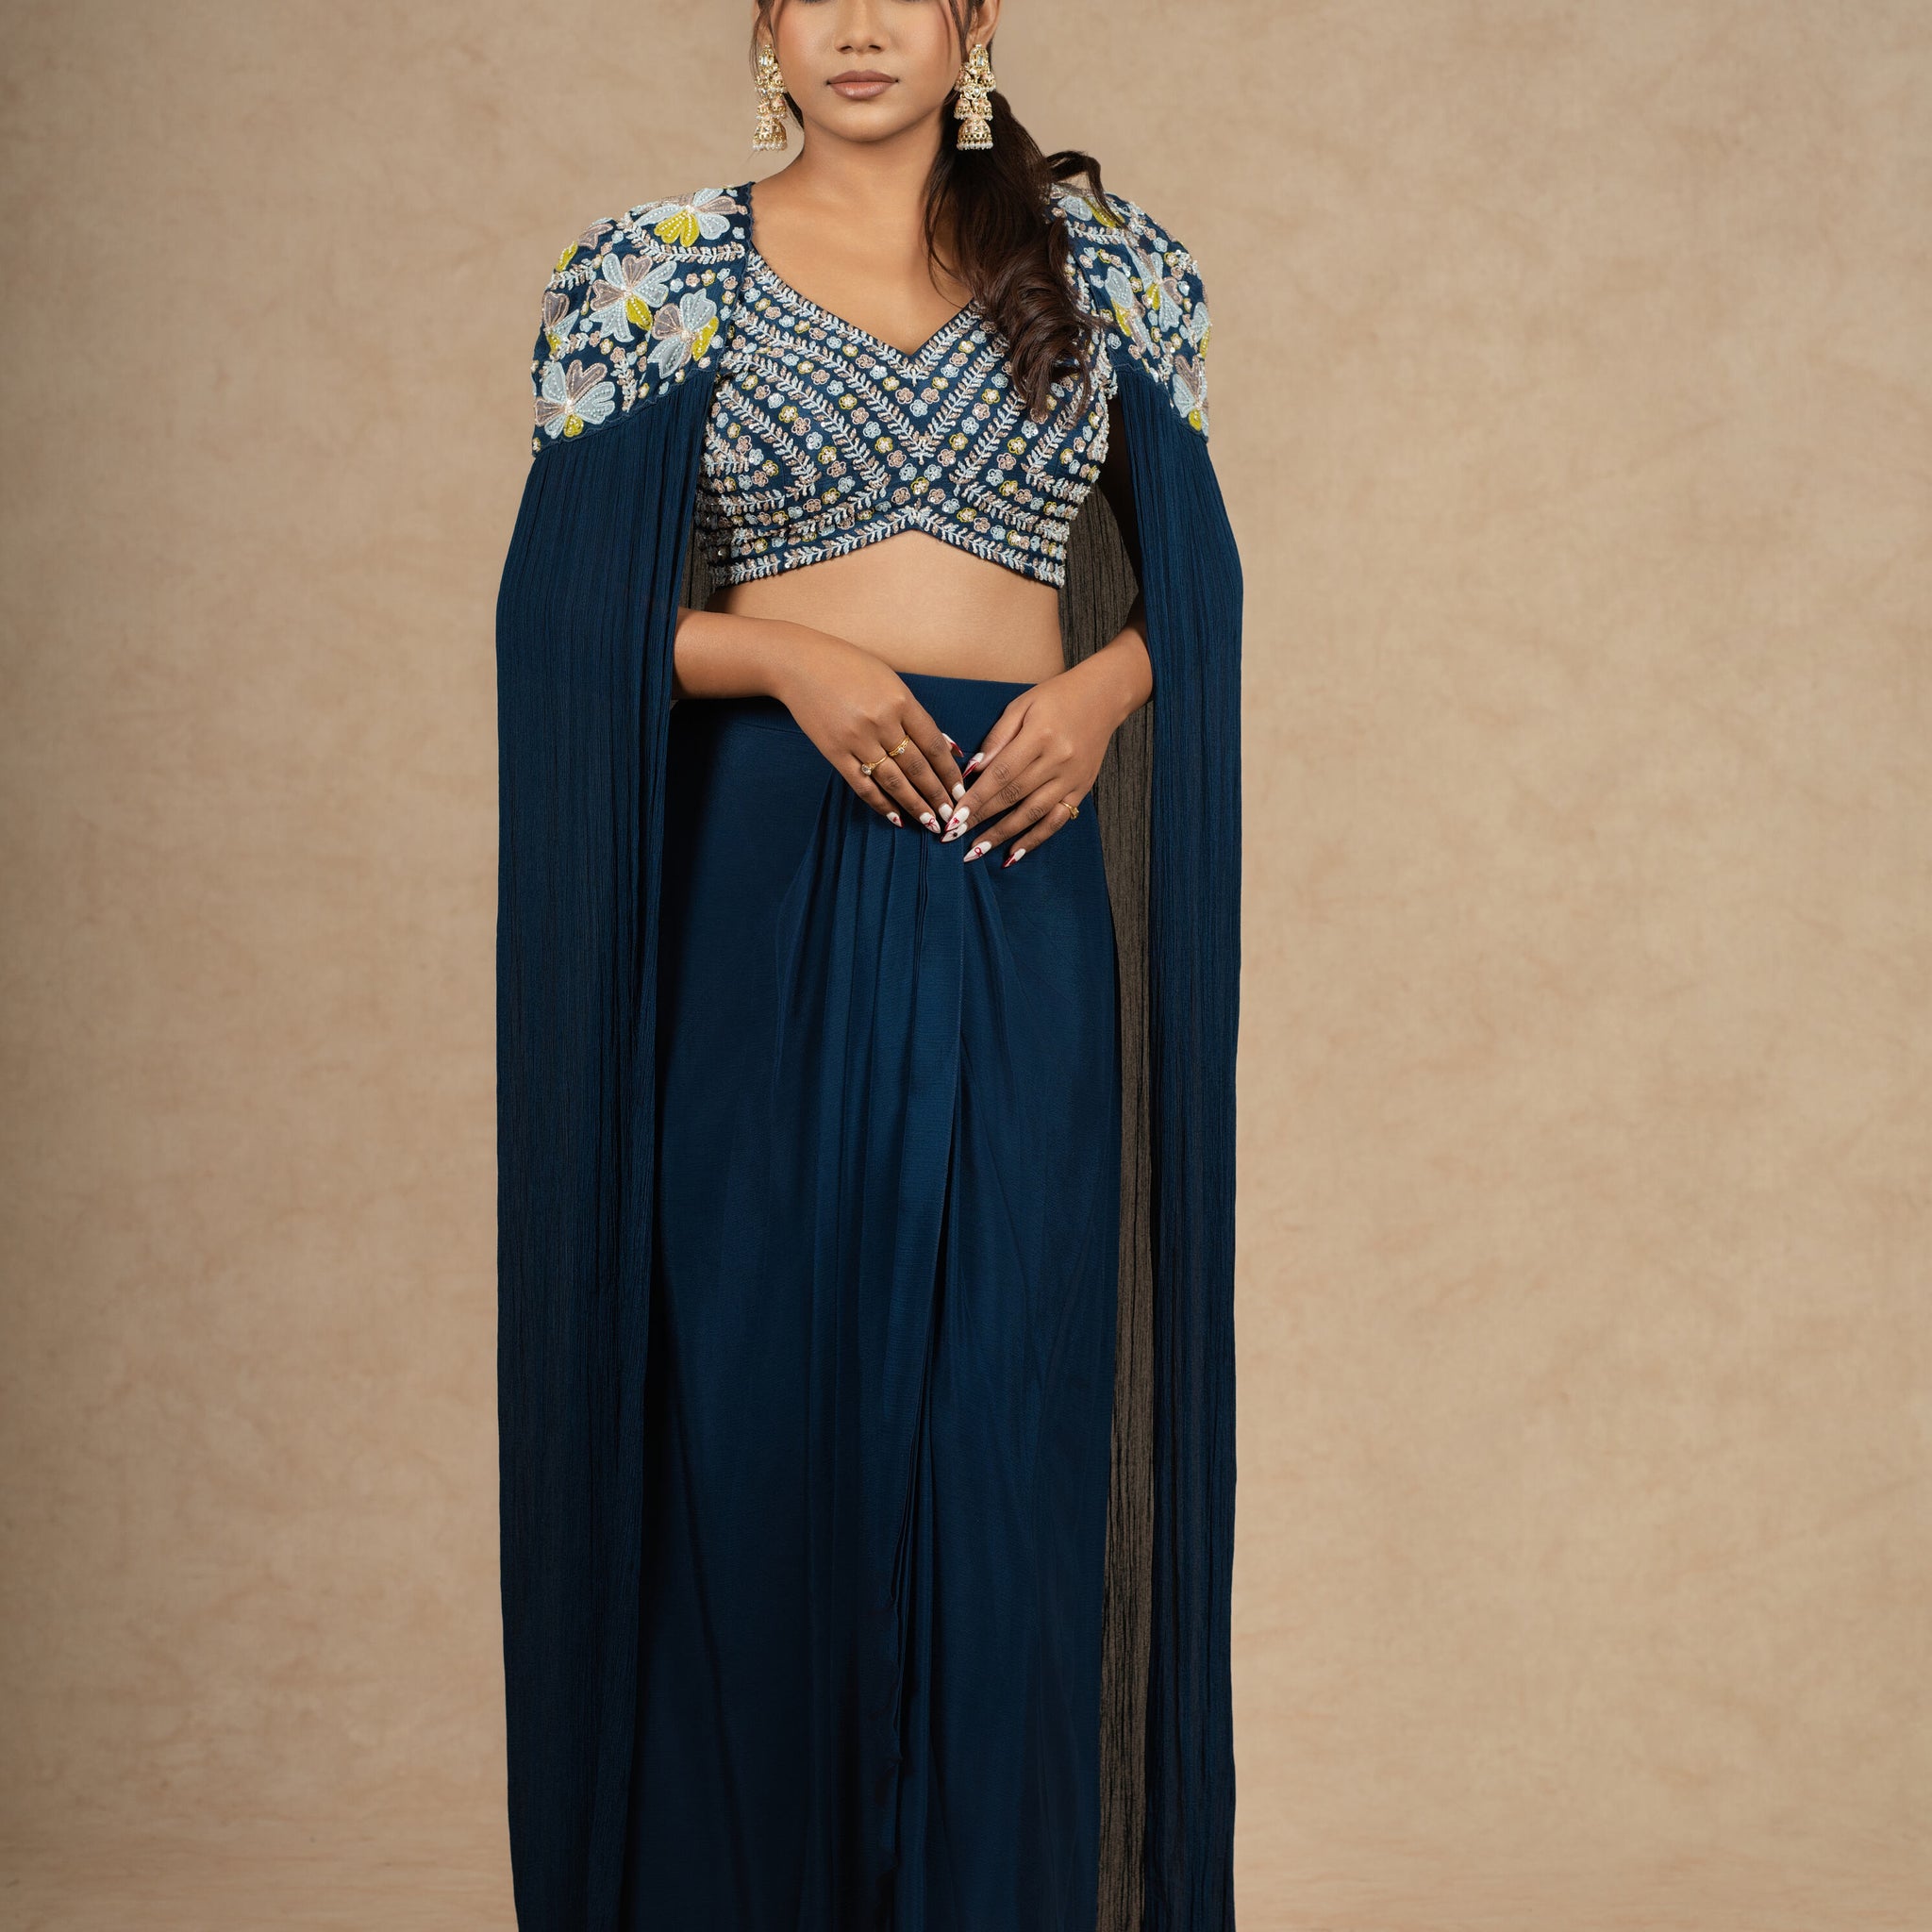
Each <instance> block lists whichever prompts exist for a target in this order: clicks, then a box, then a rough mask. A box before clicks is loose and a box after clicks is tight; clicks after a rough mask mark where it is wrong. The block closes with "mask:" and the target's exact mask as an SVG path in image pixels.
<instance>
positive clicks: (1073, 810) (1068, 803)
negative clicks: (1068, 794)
mask: <svg viewBox="0 0 1932 1932" xmlns="http://www.w3.org/2000/svg"><path fill="white" fill-rule="evenodd" d="M1060 803H1061V804H1062V805H1063V806H1065V807H1066V808H1067V816H1068V817H1069V818H1070V819H1076V818H1078V817H1079V816H1080V808H1079V807H1078V806H1077V805H1075V804H1074V801H1073V800H1072V799H1071V798H1063V799H1061V800H1060Z"/></svg>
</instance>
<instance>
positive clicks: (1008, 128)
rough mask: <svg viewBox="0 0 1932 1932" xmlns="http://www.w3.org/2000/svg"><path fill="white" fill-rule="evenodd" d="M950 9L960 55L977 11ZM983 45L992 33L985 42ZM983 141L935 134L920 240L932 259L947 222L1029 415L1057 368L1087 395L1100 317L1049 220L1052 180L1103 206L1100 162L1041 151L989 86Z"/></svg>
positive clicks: (770, 26)
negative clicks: (1082, 295)
mask: <svg viewBox="0 0 1932 1932" xmlns="http://www.w3.org/2000/svg"><path fill="white" fill-rule="evenodd" d="M783 4H784V0H758V14H757V16H756V18H755V19H754V21H753V23H752V43H751V60H752V65H753V69H754V71H756V68H757V64H758V29H759V28H760V27H763V28H764V29H765V30H766V32H767V33H768V34H769V35H770V36H771V38H772V40H773V42H774V44H775V43H776V39H777V36H776V33H775V31H774V15H775V14H776V12H777V11H778V8H780V7H781V6H782V5H783ZM944 4H945V7H946V10H947V12H948V13H949V14H950V15H951V16H952V21H953V30H954V38H955V39H956V41H957V42H958V48H959V61H960V64H961V65H962V66H963V65H964V64H965V60H966V37H967V34H968V33H969V32H970V31H971V29H972V25H973V22H974V18H975V17H976V16H977V14H978V12H979V0H944ZM987 51H988V52H989V54H990V53H991V42H988V43H987ZM957 98H958V89H957V88H956V89H954V91H953V92H951V93H949V94H948V95H947V96H946V108H945V116H946V120H945V125H949V126H950V125H956V124H955V123H954V122H953V120H952V108H953V103H954V102H955V100H956V99H957ZM785 104H786V106H787V107H788V108H791V113H792V117H793V118H794V119H795V120H797V121H798V122H799V125H801V127H802V126H803V125H804V117H803V116H802V115H801V114H800V113H799V111H798V103H797V102H796V101H795V100H793V99H792V97H791V93H790V92H787V93H786V96H785ZM991 106H992V117H991V119H992V146H991V147H990V148H983V149H973V148H965V149H962V148H960V147H959V146H958V144H957V143H956V142H953V141H951V140H948V139H945V138H943V137H942V138H941V142H940V146H939V152H938V154H937V155H935V156H934V157H933V164H932V173H931V174H930V175H928V176H927V177H926V184H925V248H926V255H927V258H929V259H931V260H934V261H937V260H938V259H939V251H938V241H939V237H940V234H941V231H942V230H943V229H944V228H946V227H947V226H948V225H950V228H951V231H952V238H953V247H954V252H955V255H956V259H955V260H954V262H953V263H952V267H953V270H954V272H955V273H956V274H957V275H958V276H959V278H960V279H961V280H962V281H963V282H965V283H966V285H967V286H968V287H969V288H970V289H971V290H972V291H973V297H974V301H976V302H977V303H978V305H979V308H980V310H981V312H982V313H983V314H984V315H985V316H986V319H987V321H988V322H989V323H990V324H991V325H992V326H993V327H994V328H995V329H997V330H998V331H999V333H1000V334H1001V335H1002V336H1004V337H1005V338H1006V341H1007V344H1008V374H1009V375H1010V377H1011V379H1012V383H1013V387H1014V389H1015V390H1016V391H1018V393H1019V397H1020V400H1021V402H1022V403H1023V404H1024V407H1025V408H1026V411H1027V413H1028V414H1029V415H1031V416H1032V417H1033V418H1034V419H1035V420H1036V421H1038V420H1041V419H1042V418H1044V417H1045V416H1046V414H1047V413H1048V410H1049V408H1050V407H1051V398H1050V397H1049V395H1048V391H1049V390H1050V389H1051V388H1052V386H1053V384H1054V382H1055V380H1056V379H1057V378H1058V376H1059V375H1060V374H1061V373H1062V372H1063V371H1065V370H1068V369H1078V370H1079V371H1080V372H1081V374H1082V375H1083V377H1084V381H1083V384H1082V388H1081V391H1080V401H1079V408H1081V409H1082V410H1084V409H1085V408H1086V407H1087V405H1088V403H1089V402H1090V401H1091V398H1092V392H1093V375H1094V371H1093V359H1092V356H1091V339H1092V338H1093V337H1094V336H1095V335H1096V334H1097V333H1098V332H1099V330H1100V328H1101V326H1102V325H1101V324H1100V323H1099V321H1098V320H1097V319H1096V318H1095V317H1093V316H1091V315H1090V314H1089V313H1088V312H1087V311H1086V310H1085V309H1084V308H1081V306H1080V304H1079V303H1078V301H1076V300H1075V298H1074V292H1073V291H1072V290H1071V289H1070V288H1069V287H1068V286H1067V283H1066V280H1065V274H1066V262H1067V235H1066V230H1065V228H1064V227H1063V226H1062V225H1060V224H1059V223H1058V222H1057V221H1055V220H1053V219H1052V214H1051V207H1050V203H1051V196H1052V191H1053V185H1054V183H1055V182H1057V181H1072V180H1076V179H1080V178H1081V177H1084V179H1085V184H1086V187H1087V188H1088V189H1091V192H1092V194H1093V195H1094V196H1095V197H1096V198H1098V199H1100V200H1101V201H1102V203H1103V205H1104V206H1105V205H1106V202H1105V197H1106V194H1107V191H1106V189H1105V188H1104V187H1102V185H1101V180H1100V163H1099V161H1097V160H1096V159H1095V158H1093V156H1091V155H1090V154H1088V153H1086V152H1085V151H1084V150H1083V149H1080V148H1074V147H1067V148H1057V149H1056V150H1055V151H1054V152H1053V153H1052V154H1044V153H1042V152H1041V147H1040V143H1039V142H1036V141H1035V140H1034V139H1033V137H1032V136H1031V135H1030V134H1028V133H1027V131H1026V129H1025V128H1024V126H1023V125H1021V123H1020V121H1019V119H1018V117H1017V116H1016V115H1015V114H1014V112H1013V110H1012V108H1011V107H1010V106H1009V105H1008V101H1007V97H1006V95H1005V94H1003V93H1001V92H999V90H998V89H997V88H995V89H994V90H993V92H992V101H991Z"/></svg>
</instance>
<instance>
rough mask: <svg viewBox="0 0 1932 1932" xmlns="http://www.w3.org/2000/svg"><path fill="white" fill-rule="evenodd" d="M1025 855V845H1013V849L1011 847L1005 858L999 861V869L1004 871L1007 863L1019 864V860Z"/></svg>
mask: <svg viewBox="0 0 1932 1932" xmlns="http://www.w3.org/2000/svg"><path fill="white" fill-rule="evenodd" d="M1025 857H1026V848H1025V846H1024V845H1015V846H1014V847H1013V849H1012V850H1011V851H1010V852H1009V853H1008V854H1007V856H1006V858H1004V859H1002V860H1001V861H1000V870H1001V871H1002V872H1005V871H1006V869H1007V867H1008V866H1009V865H1018V864H1019V862H1020V861H1021V860H1022V859H1023V858H1025Z"/></svg>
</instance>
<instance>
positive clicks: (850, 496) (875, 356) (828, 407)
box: [697, 246, 1114, 585]
mask: <svg viewBox="0 0 1932 1932" xmlns="http://www.w3.org/2000/svg"><path fill="white" fill-rule="evenodd" d="M1005 346H1006V345H1005V341H1004V338H1002V337H1000V336H998V335H997V334H996V333H995V332H994V331H993V330H992V328H991V325H990V324H989V323H988V322H987V320H986V318H985V317H984V316H983V315H982V314H981V312H980V310H979V308H978V307H977V305H976V304H974V303H969V304H968V305H967V306H966V307H965V308H962V309H960V310H959V311H958V314H956V315H955V316H953V317H952V319H951V320H950V321H948V322H947V323H945V324H944V325H942V326H941V327H940V328H939V329H937V330H935V331H934V333H933V334H932V335H931V336H930V337H928V338H927V339H926V341H924V342H923V343H922V344H921V345H920V347H919V348H918V349H917V350H916V351H915V352H913V353H911V354H909V355H908V353H907V352H906V351H905V350H903V349H899V348H896V347H894V346H893V345H892V344H891V343H890V342H885V341H880V340H879V339H878V338H877V337H876V336H874V335H872V334H870V333H869V332H868V331H866V330H865V329H862V328H860V327H858V325H856V324H854V323H849V322H847V321H845V320H844V318H843V317H841V316H838V315H834V314H832V313H831V312H830V311H829V310H828V309H824V308H820V307H819V305H818V304H817V303H815V302H813V301H811V300H809V299H808V297H806V296H805V295H803V294H801V293H800V292H799V291H797V290H795V289H793V288H792V287H791V285H790V284H789V283H787V282H785V281H783V280H781V279H780V278H779V276H778V275H777V274H776V272H775V271H774V269H773V268H772V266H771V264H770V263H769V262H767V261H766V260H765V258H763V257H762V256H761V255H760V254H759V253H758V250H757V248H756V247H755V246H748V247H747V249H746V252H745V280H744V286H743V289H742V291H741V296H740V299H739V301H738V303H737V305H736V308H735V309H734V311H733V314H732V316H731V318H730V321H729V324H728V334H727V339H726V341H725V344H724V363H723V366H722V367H721V369H720V370H719V372H718V386H717V389H716V391H714V393H713V397H712V401H711V408H710V415H709V419H708V423H707V425H706V432H705V447H704V459H703V466H702V468H701V471H700V474H699V483H698V504H697V529H698V533H699V536H700V538H701V540H702V541H703V543H704V546H705V554H706V560H707V562H708V564H709V567H710V571H711V575H712V576H713V577H714V578H715V579H716V580H718V581H720V582H724V583H743V582H745V581H747V580H748V579H750V578H753V577H761V576H771V575H775V574H776V573H778V572H780V571H785V570H795V569H797V568H798V567H799V566H801V565H803V564H808V563H817V562H819V561H821V560H823V559H824V558H829V557H837V556H840V555H841V554H843V553H844V552H846V551H849V550H856V549H858V547H859V546H860V545H862V544H865V543H874V542H878V541H881V540H882V539H884V538H887V537H891V536H893V535H896V534H897V533H898V532H899V531H901V530H909V529H916V530H924V531H925V532H927V533H928V534H929V535H931V536H934V537H937V538H940V539H941V541H945V542H948V543H953V544H957V545H958V546H959V547H960V548H961V549H965V550H970V551H972V552H973V553H974V555H975V556H978V557H984V558H989V559H991V561H992V562H994V563H1000V564H1005V565H1006V566H1007V567H1008V569H1011V570H1016V571H1019V572H1021V573H1022V574H1023V575H1027V576H1031V577H1037V578H1039V579H1040V580H1041V582H1043V583H1049V584H1055V585H1058V584H1060V583H1063V582H1064V581H1065V577H1066V545H1067V533H1068V531H1069V530H1070V528H1071V527H1072V525H1073V521H1074V517H1075V516H1076V515H1077V514H1078V513H1079V509H1080V506H1081V504H1082V503H1083V502H1084V501H1085V500H1086V497H1087V493H1088V491H1090V490H1091V488H1092V487H1093V484H1094V482H1095V481H1096V480H1097V479H1098V477H1099V475H1100V468H1101V464H1102V462H1103V461H1104V460H1105V458H1106V456H1107V429H1108V416H1107V405H1108V395H1109V394H1110V393H1111V392H1112V390H1113V388H1114V378H1113V374H1112V370H1111V368H1110V367H1107V366H1102V367H1100V368H1098V369H1097V370H1096V372H1095V374H1096V378H1097V380H1096V384H1095V390H1094V394H1093V396H1092V398H1091V400H1090V402H1089V404H1088V406H1087V408H1085V410H1084V411H1077V405H1078V403H1079V387H1080V385H1079V378H1078V376H1077V375H1073V374H1068V375H1062V376H1061V378H1060V379H1059V381H1058V383H1057V384H1056V385H1055V387H1054V391H1053V408H1052V409H1051V411H1050V413H1049V415H1048V417H1047V419H1046V420H1045V421H1044V422H1041V423H1034V422H1031V421H1029V420H1028V418H1027V416H1026V413H1025V410H1024V408H1022V406H1021V404H1020V401H1019V398H1018V395H1017V393H1016V391H1014V388H1013V385H1012V381H1011V378H1010V375H1009V374H1008V368H1007V362H1006V355H1005Z"/></svg>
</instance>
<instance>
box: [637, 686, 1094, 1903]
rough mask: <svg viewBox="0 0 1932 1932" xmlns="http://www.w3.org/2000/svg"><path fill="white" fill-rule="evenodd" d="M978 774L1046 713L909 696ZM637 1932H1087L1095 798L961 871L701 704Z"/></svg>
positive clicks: (660, 1361) (671, 1008)
mask: <svg viewBox="0 0 1932 1932" xmlns="http://www.w3.org/2000/svg"><path fill="white" fill-rule="evenodd" d="M906 681H907V683H908V685H909V686H910V687H911V689H912V691H914V693H915V694H916V695H917V696H918V698H919V699H920V701H921V703H923V704H924V706H925V708H927V710H928V711H929V712H931V714H932V715H933V717H934V718H935V719H937V720H938V722H939V723H940V724H941V725H942V726H943V727H944V728H945V729H947V730H948V731H950V732H951V733H952V735H953V737H954V738H955V739H956V740H957V741H958V742H960V743H961V744H963V745H965V746H966V747H967V749H968V751H969V752H970V751H971V750H972V749H973V748H974V746H976V744H977V743H978V742H979V741H980V740H981V739H982V738H983V737H984V735H985V733H986V732H987V730H988V729H989V728H990V727H991V724H993V722H994V721H995V719H996V718H997V717H998V716H999V714H1000V712H1001V710H1002V709H1003V708H1005V706H1006V705H1007V703H1008V701H1009V700H1010V699H1011V698H1013V697H1014V696H1016V695H1018V694H1019V693H1020V692H1021V691H1024V690H1025V689H1026V688H1027V687H1026V686H1025V685H1024V684H1016V683H1008V682H1005V681H1001V680H988V679H979V678H956V677H941V676H936V675H924V674H911V675H908V676H907V680H906ZM669 785H670V789H669V792H668V797H667V805H666V820H665V841H664V850H663V871H662V875H661V891H660V901H659V903H660V908H661V927H660V963H659V974H660V977H659V999H658V1023H659V1036H658V1066H659V1069H660V1074H659V1085H658V1186H657V1206H656V1225H655V1230H654V1268H653V1281H652V1289H651V1307H650V1351H649V1363H648V1368H647V1371H646V1374H645V1387H644V1390H643V1391H642V1399H643V1402H644V1406H645V1429H644V1434H645V1457H646V1461H645V1482H644V1522H643V1566H642V1600H641V1614H640V1624H639V1645H640V1654H639V1679H638V1683H639V1689H638V1710H637V1736H636V1750H635V1757H634V1760H633V1774H632V1778H631V1785H630V1815H629V1824H628V1835H627V1844H626V1854H625V1887H624V1904H623V1914H622V1918H623V1924H624V1925H625V1928H626V1932H644V1928H649V1932H684V1928H687V1927H689V1928H691V1932H697V1928H700V1927H702V1928H705V1932H874V1928H877V1932H1091V1928H1092V1925H1093V1922H1094V1912H1095V1901H1096V1882H1097V1874H1096V1871H1095V1860H1096V1857H1097V1847H1098V1830H1099V1725H1100V1711H1099V1694H1100V1671H1101V1645H1102V1620H1101V1609H1102V1586H1103V1578H1104V1566H1105V1553H1106V1536H1107V1508H1108V1472H1109V1439H1110V1426H1111V1420H1112V1404H1113V1380H1114V1336H1115V1315H1116V1276H1117V1267H1118V1245H1119V1202H1120V1092H1121V1088H1120V1059H1119V1041H1118V1035H1117V1026H1116V1004H1117V983H1116V976H1115V966H1116V961H1115V954H1114V936H1113V924H1112V919H1111V913H1110V908H1109V906H1108V888H1107V880H1106V874H1105V871H1104V868H1103V865H1102V858H1101V843H1100V836H1099V826H1098V823H1097V818H1096V815H1095V812H1094V809H1093V808H1092V806H1091V802H1090V803H1089V804H1088V805H1086V806H1083V808H1082V810H1081V814H1080V816H1079V817H1078V818H1077V819H1075V820H1074V821H1073V822H1072V823H1071V824H1068V825H1067V826H1065V827H1064V828H1062V829H1061V830H1060V831H1059V832H1058V834H1056V835H1055V836H1054V837H1053V838H1052V839H1050V840H1048V841H1046V842H1045V843H1044V844H1042V845H1041V846H1039V847H1038V848H1036V849H1033V850H1029V851H1028V853H1027V854H1026V857H1025V858H1024V860H1022V861H1021V863H1019V864H1017V865H1013V866H1010V867H1006V866H1003V865H1002V863H1001V861H1002V859H1003V858H1004V857H1005V854H1006V851H1007V849H1008V848H1007V847H1006V846H1001V847H997V848H995V849H994V850H993V851H992V852H991V853H989V854H987V855H986V856H984V857H983V858H978V859H976V860H974V862H973V863H971V864H970V865H969V864H967V863H966V862H965V855H966V852H967V850H968V848H969V847H970V846H971V844H972V842H973V840H972V838H971V836H970V835H969V836H967V837H962V838H959V839H956V840H954V841H952V842H951V843H949V844H943V843H941V841H939V840H938V839H937V838H936V837H934V836H933V834H931V833H930V832H927V831H925V830H924V828H922V827H919V826H917V825H911V826H908V827H906V828H904V829H901V828H895V827H894V826H892V825H891V824H888V823H887V822H886V821H885V820H884V819H882V818H880V817H879V816H877V815H876V814H875V813H874V811H872V810H871V809H870V808H868V807H867V806H866V805H864V804H863V803H862V802H861V801H860V800H859V799H858V797H857V795H856V794H855V793H854V792H853V791H852V790H851V788H850V787H849V786H848V785H847V784H846V782H845V781H844V779H843V778H841V776H840V775H839V774H837V773H836V772H835V771H833V769H832V768H831V766H830V765H829V763H828V762H827V761H826V759H825V758H824V755H823V754H822V753H821V752H820V751H819V750H818V748H817V746H816V745H814V744H813V743H812V741H810V740H809V739H808V737H807V736H806V735H805V733H804V732H803V731H802V730H801V729H800V728H799V727H798V725H797V724H796V723H795V722H794V721H793V720H792V718H791V714H790V713H789V712H788V711H787V710H786V709H785V708H784V707H783V706H782V705H780V704H779V703H777V702H776V701H775V700H774V699H770V698H730V699H692V698H686V699H680V700H679V701H678V702H677V703H676V704H675V706H674V707H673V709H672V714H671V743H670V762H669Z"/></svg>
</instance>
